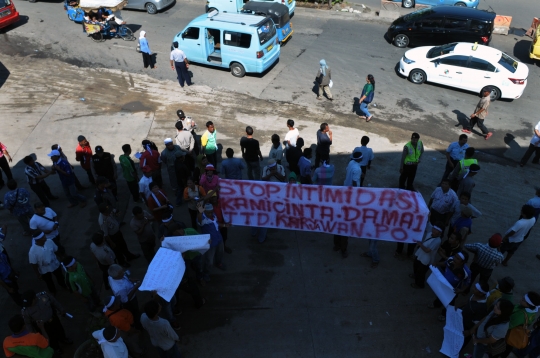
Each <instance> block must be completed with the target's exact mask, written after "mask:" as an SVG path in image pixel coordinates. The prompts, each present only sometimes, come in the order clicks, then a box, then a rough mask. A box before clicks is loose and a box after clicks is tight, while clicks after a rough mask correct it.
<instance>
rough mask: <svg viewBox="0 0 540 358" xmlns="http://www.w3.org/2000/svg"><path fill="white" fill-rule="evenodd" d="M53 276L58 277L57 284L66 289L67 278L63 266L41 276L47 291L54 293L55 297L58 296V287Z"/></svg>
mask: <svg viewBox="0 0 540 358" xmlns="http://www.w3.org/2000/svg"><path fill="white" fill-rule="evenodd" d="M53 275H54V277H56V282H57V283H58V284H59V285H60V286H61V287H63V288H66V282H65V278H64V273H63V272H62V266H58V268H57V269H56V270H54V271H53V272H47V273H44V274H42V275H41V278H42V279H43V281H44V282H45V284H46V285H47V289H48V290H49V292H50V293H52V294H53V295H55V294H56V286H55V285H54V281H53Z"/></svg>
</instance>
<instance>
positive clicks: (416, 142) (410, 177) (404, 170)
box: [399, 132, 424, 191]
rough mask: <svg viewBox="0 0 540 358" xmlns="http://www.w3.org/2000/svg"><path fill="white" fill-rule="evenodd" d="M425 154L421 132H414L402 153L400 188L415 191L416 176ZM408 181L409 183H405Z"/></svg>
mask: <svg viewBox="0 0 540 358" xmlns="http://www.w3.org/2000/svg"><path fill="white" fill-rule="evenodd" d="M422 154H424V145H423V144H422V141H421V140H420V134H418V133H416V132H415V133H413V134H412V135H411V140H410V142H408V143H407V144H405V146H404V147H403V152H402V153H401V165H400V167H399V173H400V175H399V188H400V189H407V190H412V191H414V186H413V184H414V178H415V177H416V170H417V169H418V164H420V158H421V157H422ZM405 183H407V185H405Z"/></svg>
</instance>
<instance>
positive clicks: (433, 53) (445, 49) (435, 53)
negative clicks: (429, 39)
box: [426, 42, 457, 58]
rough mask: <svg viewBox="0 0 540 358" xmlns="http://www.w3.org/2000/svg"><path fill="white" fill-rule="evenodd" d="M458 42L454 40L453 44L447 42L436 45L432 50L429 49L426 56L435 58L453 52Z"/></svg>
mask: <svg viewBox="0 0 540 358" xmlns="http://www.w3.org/2000/svg"><path fill="white" fill-rule="evenodd" d="M456 45H457V43H456V42H453V43H451V44H446V45H442V46H435V47H433V48H432V49H431V50H429V51H428V53H427V55H426V57H427V58H435V57H439V56H442V55H446V54H449V53H451V52H454V48H456Z"/></svg>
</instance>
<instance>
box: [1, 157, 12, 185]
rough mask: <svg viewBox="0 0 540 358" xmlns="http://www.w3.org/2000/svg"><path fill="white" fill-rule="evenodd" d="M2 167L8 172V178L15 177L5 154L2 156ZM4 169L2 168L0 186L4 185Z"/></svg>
mask: <svg viewBox="0 0 540 358" xmlns="http://www.w3.org/2000/svg"><path fill="white" fill-rule="evenodd" d="M0 168H1V169H2V170H3V171H4V173H5V174H6V177H7V179H8V180H11V179H13V175H12V174H11V168H10V167H9V163H8V161H7V159H6V156H5V155H4V156H2V157H1V158H0ZM2 170H0V187H2V186H4V178H3V177H2Z"/></svg>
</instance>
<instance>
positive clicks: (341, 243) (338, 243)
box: [334, 235, 349, 252]
mask: <svg viewBox="0 0 540 358" xmlns="http://www.w3.org/2000/svg"><path fill="white" fill-rule="evenodd" d="M348 245H349V237H348V236H342V235H334V247H337V248H338V249H339V250H341V251H342V252H345V251H347V246H348Z"/></svg>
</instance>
